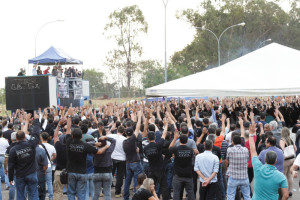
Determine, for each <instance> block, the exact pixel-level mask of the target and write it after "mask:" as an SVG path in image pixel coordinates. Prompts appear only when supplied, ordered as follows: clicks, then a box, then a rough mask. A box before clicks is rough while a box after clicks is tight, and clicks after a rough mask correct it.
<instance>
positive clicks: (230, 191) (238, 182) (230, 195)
mask: <svg viewBox="0 0 300 200" xmlns="http://www.w3.org/2000/svg"><path fill="white" fill-rule="evenodd" d="M238 186H240V189H241V191H242V194H243V197H244V200H250V199H251V197H250V184H249V179H248V178H245V179H234V178H231V177H229V178H228V185H227V200H234V199H235V193H236V188H237V187H238Z"/></svg>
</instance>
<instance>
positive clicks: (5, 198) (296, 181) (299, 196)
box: [1, 177, 300, 200]
mask: <svg viewBox="0 0 300 200" xmlns="http://www.w3.org/2000/svg"><path fill="white" fill-rule="evenodd" d="M198 185H199V184H198ZM262 187H263V186H262ZM293 188H294V192H293V196H292V197H290V198H289V199H295V200H299V199H300V191H299V177H298V178H297V179H294V185H293ZM1 191H2V199H3V200H8V190H5V185H4V183H2V184H1ZM114 192H115V190H114V188H112V191H111V194H112V196H111V199H112V200H121V199H123V198H115V196H114V194H115V193H114ZM130 196H131V197H132V190H131V195H130ZM47 199H48V197H47V198H46V200H47ZM67 199H68V197H67V195H64V199H63V200H67ZM102 199H104V197H100V200H102ZM196 199H199V195H198V194H197V198H196ZM55 200H56V199H55Z"/></svg>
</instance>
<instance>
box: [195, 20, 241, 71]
mask: <svg viewBox="0 0 300 200" xmlns="http://www.w3.org/2000/svg"><path fill="white" fill-rule="evenodd" d="M236 26H245V22H242V23H239V24H235V25H232V26H229V27H227V28H226V29H225V30H224V31H223V32H222V33H221V35H220V36H219V37H218V36H217V35H216V34H215V33H214V32H213V31H212V30H209V29H208V28H205V27H195V28H196V29H200V30H205V31H209V32H210V33H212V34H213V35H214V36H215V38H216V39H217V42H218V64H219V65H218V66H220V65H221V52H220V41H221V38H222V36H223V34H224V33H225V32H226V31H227V30H228V29H230V28H233V27H236Z"/></svg>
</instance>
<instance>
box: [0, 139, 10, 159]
mask: <svg viewBox="0 0 300 200" xmlns="http://www.w3.org/2000/svg"><path fill="white" fill-rule="evenodd" d="M8 146H9V144H8V141H7V139H5V138H3V137H1V138H0V155H5V152H6V148H7V147H8Z"/></svg>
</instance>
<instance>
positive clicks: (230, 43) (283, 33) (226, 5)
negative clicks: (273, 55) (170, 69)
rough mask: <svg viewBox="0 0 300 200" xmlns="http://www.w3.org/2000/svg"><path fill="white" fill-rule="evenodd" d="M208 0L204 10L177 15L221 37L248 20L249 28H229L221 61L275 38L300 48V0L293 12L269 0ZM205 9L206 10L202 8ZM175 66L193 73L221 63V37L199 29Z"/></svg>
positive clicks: (175, 57) (174, 59) (174, 61)
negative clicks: (219, 59)
mask: <svg viewBox="0 0 300 200" xmlns="http://www.w3.org/2000/svg"><path fill="white" fill-rule="evenodd" d="M215 2H216V1H214V3H212V1H210V0H205V1H203V2H202V3H201V5H200V9H199V10H201V12H200V11H198V10H193V9H187V10H183V11H181V12H180V13H179V14H178V15H177V17H178V18H180V19H183V20H185V21H187V22H188V23H189V24H191V25H192V26H195V27H205V28H207V29H210V30H212V31H213V32H214V33H215V34H216V35H217V36H219V35H220V34H221V33H222V31H223V30H225V29H226V28H227V27H229V26H231V25H234V24H238V23H241V22H245V23H246V26H245V27H234V28H232V29H229V30H228V31H226V33H225V34H224V35H223V36H222V39H221V41H220V50H221V54H220V56H221V64H224V63H226V62H229V61H231V60H233V59H236V58H238V57H240V56H242V55H245V54H247V53H249V52H251V51H253V50H256V49H257V48H258V46H259V45H260V44H261V42H263V41H265V40H267V39H269V38H271V39H272V41H273V42H277V43H280V44H283V45H287V46H290V47H293V48H296V49H300V42H299V38H300V37H299V36H300V28H299V27H300V20H299V18H300V17H299V16H300V12H299V4H297V2H298V3H299V0H294V2H293V3H292V4H291V5H292V6H291V10H290V12H289V13H287V12H285V11H284V10H283V9H282V8H281V7H280V6H279V5H278V4H277V3H276V2H270V1H267V0H253V1H244V0H220V1H218V2H219V3H218V4H217V3H215ZM202 10H204V12H203V11H202ZM171 63H172V65H173V66H178V65H179V66H180V65H181V66H187V67H188V69H189V70H190V72H191V73H196V72H200V71H202V70H205V69H207V68H209V67H214V66H216V65H217V63H218V53H217V40H216V38H215V37H214V36H213V35H212V34H211V33H210V32H208V31H205V30H198V31H197V33H196V35H195V38H194V40H193V41H192V42H191V43H190V44H188V45H187V46H186V47H185V48H184V49H182V50H181V51H179V52H175V53H174V54H173V56H172V57H171Z"/></svg>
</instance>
